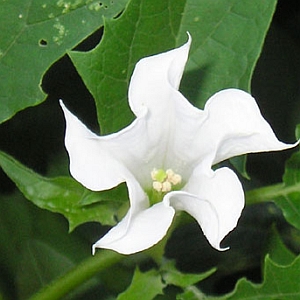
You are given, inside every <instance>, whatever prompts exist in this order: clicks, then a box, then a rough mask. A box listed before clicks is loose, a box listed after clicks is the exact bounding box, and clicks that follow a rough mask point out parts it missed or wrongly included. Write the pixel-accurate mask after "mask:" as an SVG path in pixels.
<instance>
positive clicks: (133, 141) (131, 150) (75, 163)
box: [60, 101, 152, 191]
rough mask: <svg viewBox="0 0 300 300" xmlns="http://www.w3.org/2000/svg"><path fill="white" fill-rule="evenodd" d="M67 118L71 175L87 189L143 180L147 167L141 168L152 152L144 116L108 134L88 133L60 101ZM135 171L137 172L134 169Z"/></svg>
mask: <svg viewBox="0 0 300 300" xmlns="http://www.w3.org/2000/svg"><path fill="white" fill-rule="evenodd" d="M60 104H61V107H62V109H63V112H64V115H65V119H66V135H65V145H66V148H67V151H68V153H69V157H70V172H71V175H72V176H73V177H74V178H75V179H76V180H77V181H79V182H80V183H81V184H83V185H84V186H85V187H87V188H88V189H91V190H94V191H101V190H106V189H110V188H112V187H115V186H117V185H118V184H119V183H121V182H125V181H128V180H130V179H131V178H132V177H133V176H134V175H136V174H138V175H139V176H140V178H139V179H141V180H139V181H140V182H142V183H143V181H145V180H146V179H144V180H143V176H144V177H147V178H148V177H149V178H150V175H149V174H150V172H151V170H150V167H149V170H147V168H145V172H144V173H143V172H142V171H143V169H141V168H140V166H141V165H145V160H149V158H148V156H149V155H150V156H151V155H152V150H151V149H148V143H147V140H146V137H145V136H144V135H143V132H145V126H146V125H145V121H146V120H145V116H141V117H140V118H137V119H136V120H135V121H134V122H133V123H132V124H131V125H130V126H128V127H126V128H125V129H123V130H121V131H119V132H117V133H114V134H110V135H107V136H97V135H96V134H94V133H93V132H91V131H90V130H89V129H88V128H87V127H86V126H85V125H84V124H83V123H82V122H81V121H80V120H78V118H77V117H76V116H74V115H73V114H72V113H71V112H70V111H69V110H68V109H67V108H66V107H65V105H64V104H63V102H62V101H60ZM137 170H138V172H137Z"/></svg>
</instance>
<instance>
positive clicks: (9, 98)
mask: <svg viewBox="0 0 300 300" xmlns="http://www.w3.org/2000/svg"><path fill="white" fill-rule="evenodd" d="M126 2H127V0H118V1H109V0H103V1H101V2H100V1H93V0H77V1H76V0H71V1H63V0H58V1H52V0H35V1H31V0H10V1H1V4H0V28H1V31H0V123H1V122H3V121H5V120H7V119H9V118H11V117H12V116H13V115H14V114H15V113H16V112H18V111H19V110H21V109H24V108H26V107H28V106H32V105H36V104H38V103H40V102H41V101H43V100H44V98H45V95H44V94H43V92H42V90H41V88H40V86H39V85H40V83H41V79H42V76H43V74H44V73H45V71H46V70H47V69H48V68H49V67H50V65H51V64H52V63H53V62H55V61H56V60H57V59H58V58H60V57H61V56H63V55H64V54H65V53H66V49H72V48H73V47H74V46H76V45H77V44H78V43H79V42H80V41H82V40H83V39H84V38H86V37H87V36H88V35H89V34H91V33H92V32H94V31H95V30H96V29H97V28H99V27H100V26H102V25H103V16H105V17H106V18H112V17H114V16H116V15H117V14H118V13H119V12H120V11H121V10H122V9H123V8H124V6H125V3H126Z"/></svg>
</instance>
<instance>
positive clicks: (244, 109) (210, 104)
mask: <svg viewBox="0 0 300 300" xmlns="http://www.w3.org/2000/svg"><path fill="white" fill-rule="evenodd" d="M204 111H205V112H206V113H207V114H208V119H207V122H206V123H205V124H203V127H202V130H203V133H204V134H205V143H206V144H210V147H214V148H215V149H214V151H215V157H214V159H213V164H216V163H218V162H220V161H223V160H225V159H227V158H230V157H233V156H237V155H241V154H246V153H253V152H265V151H277V150H283V149H288V148H291V147H294V146H295V145H297V143H296V144H285V143H282V142H280V141H279V140H278V139H277V137H276V136H275V134H274V132H273V130H272V128H271V127H270V125H269V124H268V122H267V121H266V120H265V119H264V118H263V117H262V115H261V113H260V110H259V108H258V106H257V104H256V101H255V99H254V98H253V97H252V96H251V95H250V94H248V93H246V92H244V91H241V90H238V89H227V90H223V91H220V92H218V93H216V94H215V95H213V96H212V97H211V98H210V99H209V100H208V101H207V103H206V105H205V109H204ZM208 147H209V146H208Z"/></svg>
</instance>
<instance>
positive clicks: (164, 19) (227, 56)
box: [69, 0, 276, 134]
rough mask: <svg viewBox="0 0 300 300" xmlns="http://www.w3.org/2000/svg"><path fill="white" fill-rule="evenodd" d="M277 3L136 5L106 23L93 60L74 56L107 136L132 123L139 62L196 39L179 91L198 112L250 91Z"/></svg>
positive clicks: (134, 1)
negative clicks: (132, 84)
mask: <svg viewBox="0 0 300 300" xmlns="http://www.w3.org/2000/svg"><path fill="white" fill-rule="evenodd" d="M275 4H276V1H275V0H271V1H261V0H245V1H242V2H241V1H236V0H229V1H211V0H201V1H199V0H185V1H184V0H181V1H178V0H170V1H161V0H153V1H142V0H131V1H130V2H129V4H128V6H127V8H126V10H125V11H124V13H123V14H122V16H121V17H120V18H118V19H117V20H106V21H105V26H104V36H103V39H102V40H101V42H100V44H99V46H98V47H96V48H95V49H93V50H92V51H90V52H89V53H80V52H73V51H72V52H70V53H69V55H70V57H71V59H72V61H73V63H74V64H75V66H76V68H77V70H78V72H79V74H80V75H81V77H82V78H83V80H84V82H85V84H86V86H87V88H88V89H89V91H90V92H91V94H92V95H93V96H94V98H95V101H96V106H97V113H98V121H99V124H100V126H101V131H102V134H107V133H111V132H115V131H117V130H119V129H121V128H123V127H124V126H126V125H128V123H129V122H130V121H131V120H132V119H133V115H132V113H131V111H130V109H129V107H128V103H127V99H126V94H127V89H128V84H129V80H130V77H131V74H132V70H133V68H134V65H135V64H136V62H137V61H138V60H139V59H140V58H142V57H145V56H149V55H152V54H156V53H159V52H162V51H166V50H169V49H171V48H174V47H176V46H178V45H181V44H182V43H184V42H185V41H186V40H187V34H186V32H187V31H189V32H190V33H191V34H192V37H193V44H192V48H191V55H190V59H189V62H188V65H187V69H186V74H185V76H184V78H183V82H182V85H181V88H182V91H183V93H184V94H185V95H186V96H187V97H188V99H189V100H191V101H192V102H194V103H195V104H196V105H197V106H198V107H201V106H203V104H204V102H205V101H206V100H207V98H208V97H209V96H211V95H212V94H213V93H215V92H216V91H218V90H221V89H223V88H226V87H239V88H242V89H245V90H249V88H250V79H251V76H252V72H253V69H254V66H255V64H256V61H257V59H258V57H259V54H260V51H261V48H262V45H263V41H264V37H265V34H266V31H267V29H268V26H269V23H270V21H271V17H272V14H273V12H274V8H275Z"/></svg>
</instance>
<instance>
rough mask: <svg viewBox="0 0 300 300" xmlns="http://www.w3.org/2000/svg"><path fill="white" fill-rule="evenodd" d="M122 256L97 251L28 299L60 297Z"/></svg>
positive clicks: (46, 299) (40, 299)
mask: <svg viewBox="0 0 300 300" xmlns="http://www.w3.org/2000/svg"><path fill="white" fill-rule="evenodd" d="M124 257H125V256H124V255H121V254H119V253H116V252H113V251H109V250H102V251H99V252H98V253H97V254H96V255H95V256H91V257H89V258H87V259H85V260H84V261H83V262H81V263H80V264H79V265H77V266H76V267H75V268H74V269H72V270H70V271H69V272H67V273H66V274H64V275H63V276H61V277H59V278H57V279H56V280H54V281H53V282H52V283H50V284H49V285H47V286H45V287H44V288H42V289H41V290H40V291H39V292H38V293H37V294H35V295H33V296H32V297H31V298H30V300H55V299H61V298H62V297H63V296H65V295H67V294H68V293H69V292H71V291H72V290H74V288H76V287H78V286H79V285H81V284H82V283H84V282H85V281H87V280H88V279H90V278H91V277H93V276H94V275H95V274H96V273H98V272H101V271H103V270H105V269H106V268H108V267H110V266H112V265H114V264H116V263H117V262H119V261H120V260H121V259H122V258H124Z"/></svg>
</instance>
